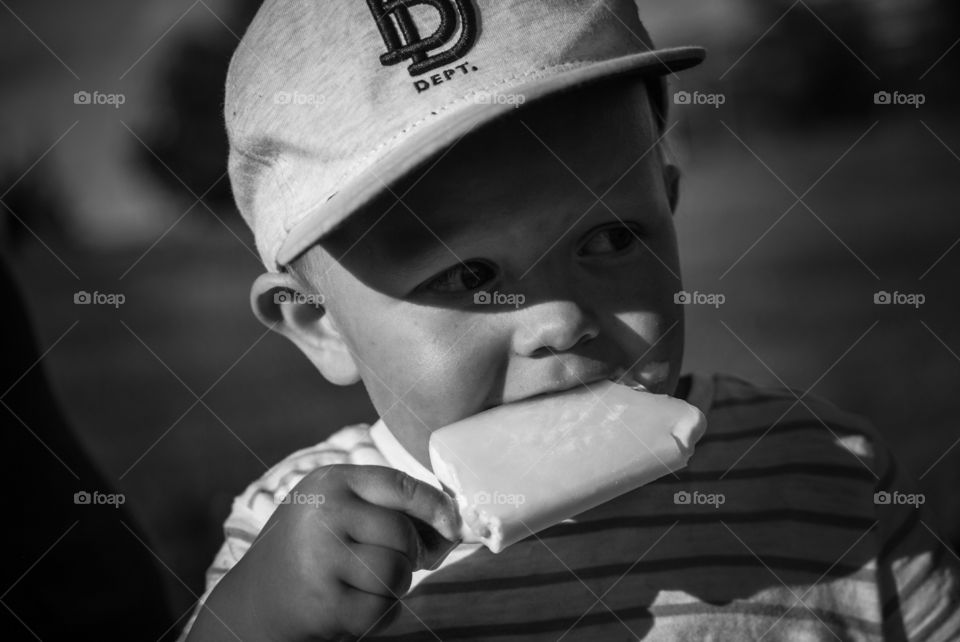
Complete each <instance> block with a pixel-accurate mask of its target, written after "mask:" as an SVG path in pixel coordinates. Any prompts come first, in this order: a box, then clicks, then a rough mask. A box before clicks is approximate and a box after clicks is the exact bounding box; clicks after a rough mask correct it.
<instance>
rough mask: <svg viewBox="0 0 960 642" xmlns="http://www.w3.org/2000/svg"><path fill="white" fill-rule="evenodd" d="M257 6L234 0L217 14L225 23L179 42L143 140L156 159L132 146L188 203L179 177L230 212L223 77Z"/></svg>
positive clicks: (216, 206)
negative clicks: (223, 10)
mask: <svg viewBox="0 0 960 642" xmlns="http://www.w3.org/2000/svg"><path fill="white" fill-rule="evenodd" d="M261 4H262V0H237V1H236V2H234V3H233V5H232V6H231V11H230V12H229V13H227V12H222V11H220V12H218V14H217V15H218V18H220V19H221V20H223V22H224V24H225V25H226V27H225V26H224V24H220V23H219V22H215V23H214V25H213V27H212V28H211V29H210V30H209V31H203V32H201V33H192V34H191V35H190V36H188V37H187V38H186V39H184V40H183V41H182V42H181V44H180V45H179V47H178V49H177V50H176V51H174V52H173V54H172V55H171V56H170V58H169V60H168V61H167V63H166V65H165V67H164V69H163V71H162V72H161V76H160V79H159V83H158V84H159V90H158V91H157V92H156V95H157V97H158V98H157V100H158V101H159V103H158V104H157V106H156V107H155V109H154V110H153V114H154V116H153V119H152V122H149V123H148V126H149V127H150V131H149V133H148V134H147V136H146V139H145V140H146V143H147V145H148V146H149V148H150V149H151V150H153V152H154V153H156V155H157V156H159V158H160V160H158V159H157V158H156V157H155V156H154V155H153V154H152V153H151V152H150V151H148V150H147V149H144V148H143V147H142V146H141V147H139V148H138V150H137V154H138V156H139V157H140V160H141V161H142V162H143V163H145V164H146V166H147V167H148V169H149V170H150V171H151V173H152V175H154V176H155V177H156V178H157V179H158V180H159V181H160V182H161V183H162V184H163V185H164V186H165V187H167V188H168V189H169V190H170V191H171V192H172V193H174V194H175V195H177V196H180V197H183V198H189V199H190V202H192V201H193V198H192V197H191V195H190V194H188V193H185V190H184V187H183V185H182V184H181V183H180V181H178V180H177V177H179V178H180V179H181V180H182V181H183V182H184V183H185V184H186V185H187V186H189V188H190V189H191V190H192V191H193V192H194V194H196V195H197V196H198V197H203V201H204V202H205V203H206V204H207V205H208V206H209V207H210V208H211V209H213V210H214V211H215V212H218V211H221V210H222V211H227V212H232V211H234V208H233V197H232V195H231V192H230V184H229V181H228V180H227V179H226V177H225V176H224V173H225V172H226V171H227V136H226V131H225V129H224V123H223V100H224V80H225V79H226V77H227V67H228V66H229V64H230V57H231V56H232V55H233V52H234V50H235V49H236V48H237V44H238V41H237V37H241V36H242V35H243V32H244V30H245V29H246V27H247V25H248V24H249V23H250V21H251V20H253V17H254V15H256V12H257V10H258V9H259V8H260V5H261ZM227 27H229V29H228V28H227ZM231 31H232V32H233V33H231ZM234 34H236V37H235V36H234ZM160 161H162V163H161V162H160ZM164 164H166V166H167V167H169V168H170V169H169V170H168V169H167V168H166V167H164ZM170 170H172V171H173V172H174V173H175V174H176V177H175V176H173V175H171V173H170ZM208 190H209V191H208ZM204 194H205V195H204ZM201 209H202V208H201Z"/></svg>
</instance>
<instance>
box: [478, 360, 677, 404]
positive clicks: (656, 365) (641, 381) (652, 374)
mask: <svg viewBox="0 0 960 642" xmlns="http://www.w3.org/2000/svg"><path fill="white" fill-rule="evenodd" d="M668 371H669V365H668V364H667V363H665V362H650V363H646V364H638V365H636V366H634V367H633V368H630V369H627V368H624V367H618V368H615V369H613V370H608V371H605V372H601V373H593V374H587V375H584V376H574V377H572V378H569V379H564V381H563V382H562V383H560V384H559V385H553V386H548V387H545V388H542V389H536V390H534V391H532V392H529V393H526V394H521V395H517V396H516V397H510V396H509V395H507V396H504V398H503V399H502V400H500V401H499V402H496V403H489V404H486V405H484V407H483V408H482V410H488V409H489V408H493V407H496V406H500V405H504V404H507V403H514V402H517V401H524V400H526V399H530V398H532V397H539V396H542V395H550V394H555V393H558V392H565V391H567V390H573V389H575V388H579V387H581V386H588V385H590V384H592V383H596V382H598V381H605V380H610V381H615V382H617V383H620V384H623V385H625V386H628V387H630V388H634V389H639V390H644V391H647V392H651V391H653V389H654V386H656V385H657V384H659V383H661V382H663V381H664V380H665V379H666V378H667V372H668Z"/></svg>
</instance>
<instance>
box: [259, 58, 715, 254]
mask: <svg viewBox="0 0 960 642" xmlns="http://www.w3.org/2000/svg"><path fill="white" fill-rule="evenodd" d="M705 55H706V51H705V50H704V49H703V48H702V47H672V48H667V49H657V50H654V51H646V52H643V53H638V54H632V55H629V56H623V57H621V58H614V59H611V60H604V61H601V62H594V63H588V64H586V65H583V66H579V67H574V68H570V69H567V70H564V71H560V72H557V71H555V70H554V71H552V72H549V71H548V72H547V73H549V75H546V76H543V77H540V78H537V79H534V80H529V81H526V82H523V83H519V84H516V85H512V86H508V87H504V88H499V89H497V93H499V94H506V93H510V94H514V95H522V96H523V97H524V104H528V103H531V102H534V101H536V100H541V99H543V98H546V97H548V96H551V95H553V94H557V93H559V92H562V91H567V90H570V89H573V88H576V87H580V86H583V85H585V84H588V83H591V82H595V81H598V80H604V79H609V78H614V77H617V76H625V75H630V74H634V73H643V74H649V75H657V76H665V75H667V74H673V73H675V72H677V71H681V70H683V69H688V68H690V67H694V66H696V65H698V64H699V63H700V62H702V61H703V59H704V57H705ZM515 108H516V105H515V104H506V103H479V102H471V101H469V100H465V101H464V102H463V103H462V104H461V105H459V106H458V107H456V108H454V109H451V110H449V111H448V112H447V113H445V114H443V115H438V116H437V117H436V118H435V119H432V120H430V121H426V122H425V123H424V126H422V127H421V128H420V129H418V130H415V131H414V132H413V133H411V134H410V135H409V136H407V138H406V139H405V140H404V141H403V142H401V143H400V144H399V145H398V146H397V147H395V148H393V149H392V150H390V151H389V152H387V153H386V154H384V155H383V156H382V157H380V158H378V159H377V160H376V161H374V162H373V164H372V165H370V166H369V167H368V168H367V169H365V170H363V171H362V172H360V173H359V174H357V175H356V176H355V177H354V178H353V179H351V180H350V181H349V182H348V183H346V184H344V185H343V186H341V188H340V189H339V190H338V191H337V192H336V193H335V194H334V195H333V196H331V197H330V198H329V199H328V200H327V201H326V202H324V203H322V204H319V205H317V207H315V208H314V209H313V211H311V212H310V213H309V214H307V215H306V216H305V217H304V218H303V219H302V220H301V221H300V222H299V223H298V224H297V225H295V226H294V227H293V229H291V230H290V233H289V234H288V235H287V238H286V240H285V241H284V243H283V245H282V246H281V247H280V250H279V252H278V253H277V259H276V261H277V264H278V265H280V266H283V265H287V264H289V263H290V261H292V260H293V259H295V258H296V257H297V256H299V255H300V254H301V253H303V252H305V251H306V250H307V249H309V248H310V246H312V245H313V244H314V243H316V242H317V241H318V240H320V239H321V238H323V236H324V235H326V234H327V233H329V232H330V231H331V230H333V229H334V228H335V227H336V226H338V225H339V224H340V223H342V222H343V221H344V220H346V219H347V218H348V217H349V216H350V215H351V214H353V213H354V212H356V211H357V210H359V209H360V208H362V207H363V206H365V205H367V204H368V203H369V202H370V201H371V200H373V199H374V198H375V197H376V196H378V195H379V194H380V193H381V192H383V190H385V189H386V188H387V187H388V186H390V185H392V184H393V183H394V182H395V181H398V180H400V179H401V178H403V177H404V176H405V175H406V174H407V173H408V172H411V171H413V170H414V169H416V168H417V167H419V166H420V165H421V164H422V163H424V162H425V161H427V160H429V159H430V158H431V157H432V156H433V155H434V154H435V153H437V152H438V151H440V150H442V149H444V148H445V147H447V146H448V145H449V144H451V143H453V142H454V141H456V140H457V139H459V138H461V137H462V136H465V135H466V134H468V133H469V132H471V131H473V130H474V129H476V128H478V127H480V126H482V125H484V124H486V123H489V122H492V121H494V120H496V119H497V118H498V117H500V116H503V115H505V114H509V113H511V112H512V111H514V109H515Z"/></svg>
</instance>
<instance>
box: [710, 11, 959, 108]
mask: <svg viewBox="0 0 960 642" xmlns="http://www.w3.org/2000/svg"><path fill="white" fill-rule="evenodd" d="M746 6H747V7H748V10H749V12H750V13H751V14H752V15H753V20H754V23H755V24H756V25H757V29H755V30H750V31H749V32H748V33H747V34H745V37H746V40H744V41H742V42H735V43H732V45H733V46H732V51H733V52H735V53H734V60H736V57H737V56H739V55H741V54H743V57H742V59H741V60H738V61H737V62H736V63H735V64H734V65H733V68H732V69H731V71H730V75H729V76H728V77H726V78H725V79H724V81H725V83H720V84H721V85H724V84H725V87H722V86H718V87H717V88H716V91H721V90H724V91H732V93H733V94H734V95H735V96H736V97H737V99H738V100H737V103H738V106H739V107H738V108H739V109H740V110H741V112H742V114H743V115H745V116H748V117H749V118H750V120H751V121H753V122H758V123H765V124H768V125H772V126H774V127H784V126H798V127H804V126H809V125H813V124H816V125H823V124H826V123H828V122H835V121H848V120H852V119H858V118H861V117H864V116H866V115H869V114H870V113H871V112H874V113H875V105H874V104H873V95H874V93H875V92H877V91H881V90H884V91H899V92H901V93H925V94H927V96H928V98H927V104H933V103H938V104H941V105H942V104H946V103H952V102H955V101H956V99H957V97H958V93H957V86H956V82H955V78H956V74H957V70H960V47H958V48H956V49H954V50H952V51H951V46H952V45H953V44H955V42H956V38H957V36H958V35H960V32H958V31H957V28H958V27H960V3H957V2H956V1H955V0H928V1H926V2H918V3H895V2H889V1H888V2H876V3H866V2H860V1H857V0H831V1H815V0H809V1H808V2H806V3H799V4H796V3H794V2H793V0H748V2H747V4H746ZM944 54H946V55H944Z"/></svg>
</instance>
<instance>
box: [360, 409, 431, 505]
mask: <svg viewBox="0 0 960 642" xmlns="http://www.w3.org/2000/svg"><path fill="white" fill-rule="evenodd" d="M370 439H371V440H372V441H373V445H374V446H376V447H377V450H379V451H380V454H382V455H383V458H384V459H386V460H387V463H388V464H389V465H390V467H391V468H396V469H397V470H400V471H402V472H405V473H406V474H408V475H410V476H411V477H414V478H415V479H419V480H420V481H422V482H425V483H427V484H430V485H431V486H433V487H434V488H437V489H440V490H443V488H442V487H441V485H440V481H439V480H438V479H437V476H436V475H434V474H433V472H432V471H431V470H429V469H428V468H426V467H425V466H424V465H423V464H421V463H420V462H419V461H417V458H416V457H414V456H413V455H411V454H410V452H409V451H408V450H407V449H406V448H404V447H403V444H401V443H400V441H399V440H398V439H397V438H396V437H395V436H394V435H393V433H392V432H390V429H389V428H387V424H385V423H384V422H383V419H378V420H377V422H376V423H375V424H373V426H371V427H370Z"/></svg>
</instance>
